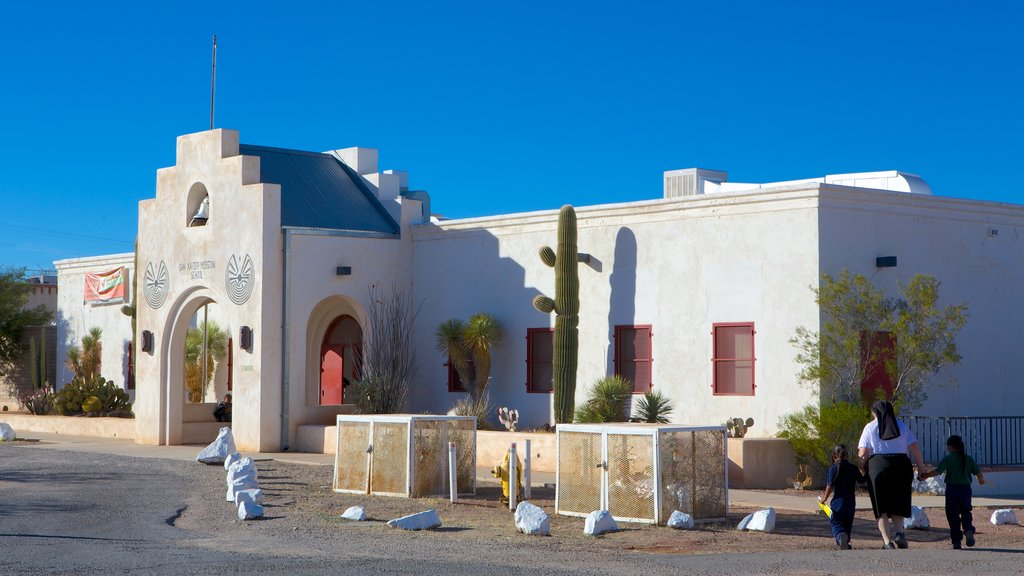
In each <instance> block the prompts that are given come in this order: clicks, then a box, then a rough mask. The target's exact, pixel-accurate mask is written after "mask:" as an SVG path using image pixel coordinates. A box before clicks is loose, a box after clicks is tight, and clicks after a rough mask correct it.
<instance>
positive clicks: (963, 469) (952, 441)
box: [918, 434, 985, 550]
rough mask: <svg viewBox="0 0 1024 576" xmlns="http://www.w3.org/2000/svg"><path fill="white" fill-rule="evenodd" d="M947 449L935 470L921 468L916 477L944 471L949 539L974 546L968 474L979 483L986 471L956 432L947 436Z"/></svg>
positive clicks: (969, 477)
mask: <svg viewBox="0 0 1024 576" xmlns="http://www.w3.org/2000/svg"><path fill="white" fill-rule="evenodd" d="M946 451H947V452H949V454H947V455H946V456H945V457H944V458H943V459H942V461H941V462H939V465H938V466H936V467H935V470H932V471H930V472H922V473H920V474H918V478H920V479H921V480H925V479H927V478H931V477H932V476H938V475H939V474H942V473H945V474H946V521H947V522H949V539H950V540H951V541H952V542H953V548H954V549H956V550H960V548H961V546H960V541H961V540H966V541H967V547H968V548H970V547H971V546H974V517H973V514H971V510H973V506H971V476H972V475H974V476H977V477H978V484H984V483H985V475H984V474H982V473H981V469H980V468H978V463H977V462H975V461H974V458H971V457H970V456H968V455H967V453H966V451H965V450H964V439H963V438H961V437H960V436H957V435H956V434H954V435H952V436H950V437H949V439H948V440H946Z"/></svg>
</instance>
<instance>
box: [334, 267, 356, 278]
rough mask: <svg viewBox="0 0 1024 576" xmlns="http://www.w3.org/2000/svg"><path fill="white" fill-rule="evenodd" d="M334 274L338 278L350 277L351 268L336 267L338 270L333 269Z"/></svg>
mask: <svg viewBox="0 0 1024 576" xmlns="http://www.w3.org/2000/svg"><path fill="white" fill-rule="evenodd" d="M335 274H337V275H338V276H351V275H352V267H351V266H338V268H337V269H335Z"/></svg>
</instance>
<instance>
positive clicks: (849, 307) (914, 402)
mask: <svg viewBox="0 0 1024 576" xmlns="http://www.w3.org/2000/svg"><path fill="white" fill-rule="evenodd" d="M938 288H939V282H938V281H937V280H936V279H935V278H934V277H932V276H926V275H921V274H918V275H915V276H914V277H913V278H912V279H911V281H910V283H909V284H907V285H906V286H904V285H902V284H899V290H900V295H899V296H897V297H894V298H889V297H886V295H885V293H884V292H883V291H882V290H880V289H879V288H877V287H876V286H874V285H873V284H871V281H870V280H868V279H867V278H866V277H864V276H862V275H860V274H857V275H851V274H850V273H849V272H848V271H846V270H844V271H843V272H842V273H841V274H840V275H839V277H838V278H834V277H832V276H831V275H829V274H827V273H825V274H822V275H821V286H820V287H819V288H817V289H814V292H815V296H816V301H817V303H818V305H819V306H820V308H821V312H822V315H823V316H824V317H825V318H826V321H825V322H824V324H823V325H822V329H821V332H816V331H813V330H809V329H807V328H805V327H802V326H801V327H799V328H797V330H796V335H795V336H794V337H793V338H792V339H791V340H790V343H791V344H793V345H794V346H796V347H797V355H796V361H797V363H798V364H800V365H801V369H800V372H799V373H798V375H797V376H798V378H799V379H800V380H801V381H802V382H804V383H807V384H810V385H812V386H815V387H816V388H815V391H817V392H822V393H825V394H826V395H827V397H828V398H827V399H828V400H831V401H833V402H860V401H862V400H871V399H873V398H864V397H863V394H864V385H865V384H866V383H867V382H868V381H869V380H870V379H871V378H872V376H873V375H876V374H879V373H884V374H885V375H887V376H888V379H889V381H890V382H891V383H892V389H891V390H886V391H885V394H886V397H887V399H888V400H891V401H892V402H894V403H899V404H900V405H901V407H902V408H903V409H904V410H913V409H915V408H917V407H920V405H921V403H923V402H924V400H925V399H926V398H927V390H926V385H927V381H928V377H929V376H931V375H934V374H936V373H938V372H939V371H940V370H941V369H942V368H943V367H944V366H946V365H949V364H956V363H957V362H959V361H960V355H959V353H958V352H957V346H956V335H957V334H958V333H959V331H960V329H961V328H963V326H964V324H965V323H966V321H967V313H966V311H967V307H966V305H964V304H959V305H949V306H947V307H945V308H939V307H938ZM878 333H885V334H887V335H888V338H887V339H886V341H887V342H888V343H889V346H890V347H886V346H883V345H882V343H883V340H880V339H878V338H874V337H872V336H873V335H874V334H878Z"/></svg>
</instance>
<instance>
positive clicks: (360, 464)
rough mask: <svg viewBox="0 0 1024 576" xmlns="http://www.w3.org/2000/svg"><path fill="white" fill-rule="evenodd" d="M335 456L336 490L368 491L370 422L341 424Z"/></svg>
mask: <svg viewBox="0 0 1024 576" xmlns="http://www.w3.org/2000/svg"><path fill="white" fill-rule="evenodd" d="M337 430H338V448H337V450H336V451H335V455H334V489H335V490H353V491H355V490H358V491H360V492H365V491H367V488H368V486H367V482H366V480H367V478H366V468H367V464H368V458H369V455H368V454H367V453H366V449H367V448H369V446H370V423H369V422H339V423H338V426H337Z"/></svg>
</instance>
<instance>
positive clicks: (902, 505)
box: [857, 400, 924, 549]
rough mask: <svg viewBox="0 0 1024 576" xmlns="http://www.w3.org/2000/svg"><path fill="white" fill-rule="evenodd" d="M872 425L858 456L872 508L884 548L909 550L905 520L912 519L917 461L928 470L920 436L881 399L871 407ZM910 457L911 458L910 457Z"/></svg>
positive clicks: (862, 438) (863, 433) (918, 466)
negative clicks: (866, 480)
mask: <svg viewBox="0 0 1024 576" xmlns="http://www.w3.org/2000/svg"><path fill="white" fill-rule="evenodd" d="M871 416H872V420H871V422H868V423H867V425H866V426H864V430H863V431H862V432H861V435H860V441H859V442H858V443H857V449H858V450H857V453H858V455H859V456H860V461H861V466H862V467H863V470H864V473H865V475H866V476H867V477H868V495H869V496H870V497H871V509H872V511H873V512H874V514H875V518H876V519H877V520H878V531H879V532H880V533H881V534H882V542H883V546H882V547H883V548H886V549H890V548H906V547H907V537H906V535H904V533H903V520H904V519H905V518H907V517H909V516H910V494H911V485H912V484H913V482H914V469H913V467H912V465H911V463H910V457H909V456H912V457H913V458H914V464H917V469H918V470H924V458H923V457H922V456H921V449H920V447H918V445H917V437H915V436H914V433H913V432H911V430H910V429H909V428H907V425H906V424H904V423H903V421H901V420H898V419H897V418H896V410H895V409H894V408H893V405H892V403H890V402H888V401H886V400H879V401H877V402H875V403H874V404H873V405H872V406H871ZM908 455H909V456H908Z"/></svg>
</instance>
